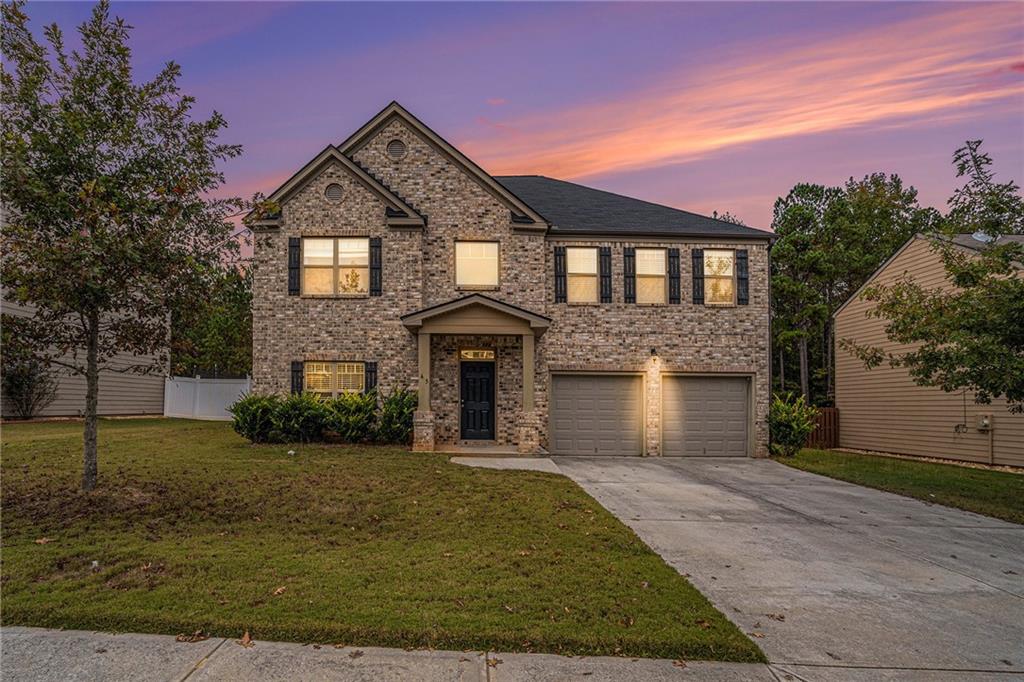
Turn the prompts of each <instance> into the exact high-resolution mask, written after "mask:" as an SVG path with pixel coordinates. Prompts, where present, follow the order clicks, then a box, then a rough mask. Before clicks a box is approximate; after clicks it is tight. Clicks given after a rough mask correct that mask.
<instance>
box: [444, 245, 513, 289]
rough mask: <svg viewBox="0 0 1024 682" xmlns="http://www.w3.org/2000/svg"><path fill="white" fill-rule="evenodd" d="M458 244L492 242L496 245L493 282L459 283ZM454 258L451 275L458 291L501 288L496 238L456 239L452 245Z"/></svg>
mask: <svg viewBox="0 0 1024 682" xmlns="http://www.w3.org/2000/svg"><path fill="white" fill-rule="evenodd" d="M459 244H494V245H495V247H496V251H497V253H496V255H495V258H494V260H495V263H494V267H495V273H494V274H495V283H494V284H493V285H492V284H459ZM452 255H453V256H454V258H455V268H454V270H455V272H454V273H453V276H454V278H455V288H456V289H457V290H459V291H497V290H499V289H500V288H501V242H500V241H498V240H497V239H456V240H455V246H454V247H453V254H452Z"/></svg>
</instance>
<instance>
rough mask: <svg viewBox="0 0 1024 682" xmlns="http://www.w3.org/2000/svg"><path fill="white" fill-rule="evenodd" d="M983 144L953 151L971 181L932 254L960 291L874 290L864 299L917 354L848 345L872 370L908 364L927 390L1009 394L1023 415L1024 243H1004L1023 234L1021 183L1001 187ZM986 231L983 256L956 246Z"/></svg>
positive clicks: (978, 396) (979, 397)
mask: <svg viewBox="0 0 1024 682" xmlns="http://www.w3.org/2000/svg"><path fill="white" fill-rule="evenodd" d="M980 147H981V142H980V141H969V142H967V144H966V145H965V146H964V147H962V148H960V149H958V150H957V152H956V154H955V155H954V162H955V164H956V167H957V176H958V177H966V183H965V184H964V186H963V187H961V188H959V189H958V190H956V193H955V194H954V195H953V197H952V198H951V199H950V200H949V206H950V212H949V215H948V216H947V218H946V220H945V221H944V224H943V225H942V226H941V228H940V229H937V230H935V231H933V233H932V236H933V239H932V248H933V249H934V251H935V252H936V253H938V255H939V257H940V258H941V259H942V264H943V267H944V269H945V272H946V276H947V278H948V279H949V281H950V282H951V283H952V284H954V285H955V289H954V290H953V291H950V290H948V289H945V288H940V287H926V286H923V285H922V284H921V283H919V282H917V281H915V280H914V279H912V278H909V277H902V278H900V279H898V280H897V281H896V282H894V283H893V284H891V285H880V284H879V285H874V286H871V287H869V288H868V289H867V290H866V291H865V292H864V294H863V295H864V297H865V298H866V299H867V300H869V301H873V302H874V303H875V306H874V307H873V308H872V310H871V311H870V312H869V315H872V316H874V317H876V318H879V319H882V320H885V323H886V324H885V331H886V334H887V335H888V337H889V338H890V339H891V340H893V341H896V342H897V343H899V344H903V345H907V346H910V349H909V350H906V351H901V352H883V351H882V350H881V349H879V348H874V347H870V346H859V345H857V344H855V343H854V342H852V341H851V340H848V339H844V340H842V341H841V344H842V345H843V347H845V348H846V349H848V350H850V351H852V352H854V353H855V354H856V355H857V356H859V357H860V358H861V359H862V360H863V361H864V362H865V364H866V365H867V366H868V367H873V366H876V365H878V364H880V363H881V362H883V361H886V360H887V361H888V362H889V363H890V364H891V365H892V366H894V367H898V366H902V367H905V368H906V369H907V370H908V372H909V373H910V376H911V377H912V378H913V379H914V381H915V382H917V383H918V384H920V385H924V386H938V387H940V388H942V390H944V391H958V390H969V391H973V392H974V393H975V400H976V401H977V402H980V403H989V402H991V400H992V399H993V398H997V397H1002V398H1005V399H1006V401H1007V403H1008V407H1009V409H1010V411H1011V412H1024V274H1022V272H1021V267H1022V263H1024V242H1022V241H1019V240H1008V239H998V240H997V239H996V238H997V237H999V236H1001V235H1006V234H1020V231H1021V226H1022V224H1024V223H1022V221H1024V202H1022V199H1021V195H1020V187H1019V186H1017V185H1016V184H1015V183H1013V182H1008V183H1003V184H997V183H995V182H993V176H992V174H991V171H990V170H989V167H990V166H991V164H992V160H991V158H989V156H988V155H987V154H985V153H984V152H982V151H981V149H980ZM978 231H981V232H984V233H985V234H987V235H989V236H990V237H991V238H992V241H991V242H990V243H989V244H988V245H987V246H986V247H985V248H982V249H981V250H980V251H973V250H969V249H965V248H962V247H960V246H957V245H956V244H955V242H954V241H953V238H954V237H955V236H956V235H957V234H962V233H972V234H973V233H974V232H978Z"/></svg>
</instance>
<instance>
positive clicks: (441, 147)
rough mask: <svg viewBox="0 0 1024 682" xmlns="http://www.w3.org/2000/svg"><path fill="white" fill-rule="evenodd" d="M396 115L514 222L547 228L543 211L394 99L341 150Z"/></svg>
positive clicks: (347, 151)
mask: <svg viewBox="0 0 1024 682" xmlns="http://www.w3.org/2000/svg"><path fill="white" fill-rule="evenodd" d="M396 118H397V119H399V120H401V121H402V122H403V123H405V124H406V125H407V126H408V127H409V128H410V129H411V130H413V131H414V132H416V133H417V134H418V135H419V136H420V137H421V138H422V139H423V140H424V141H426V142H427V143H428V144H430V145H431V146H432V147H434V148H435V149H437V150H438V151H439V152H441V153H442V154H443V155H444V156H446V157H448V159H450V160H451V161H452V162H454V163H455V165H456V166H458V167H460V168H461V169H462V170H463V171H464V172H465V173H466V174H467V175H469V176H470V177H471V178H472V179H473V180H475V181H476V182H477V183H478V184H480V186H482V187H483V188H484V189H485V190H487V191H488V192H489V193H490V194H491V195H493V196H494V197H495V198H496V199H498V200H499V201H501V202H502V203H503V204H505V205H506V206H508V208H509V210H510V211H511V212H512V222H513V223H516V224H517V226H521V227H525V228H529V227H536V228H538V229H547V226H548V221H547V220H545V218H544V217H543V216H542V215H541V214H540V213H538V212H537V211H536V210H534V209H533V208H532V207H531V206H529V205H528V204H527V203H526V202H525V201H523V200H522V199H521V198H519V197H518V196H516V195H515V193H514V192H512V191H511V190H509V189H508V188H507V187H505V186H504V185H502V184H501V183H499V182H497V181H496V180H495V179H494V178H493V177H491V176H490V175H489V174H488V173H487V172H486V171H484V170H483V169H482V168H480V166H478V165H477V164H476V163H474V162H473V161H472V160H471V159H470V158H469V157H467V156H466V155H465V154H463V153H462V152H460V151H459V150H458V149H456V148H455V147H454V146H453V145H452V144H451V143H450V142H448V141H447V140H445V139H444V138H443V137H441V136H440V135H438V134H437V133H436V132H434V131H433V130H431V129H430V128H429V127H427V126H426V125H425V124H424V123H423V122H422V121H420V120H419V119H418V118H416V117H415V116H413V115H412V114H411V113H409V111H408V110H406V109H405V107H403V106H402V105H401V104H399V103H398V102H391V104H389V105H387V106H386V107H384V109H382V110H381V111H380V113H378V114H377V115H376V116H374V117H373V118H371V119H370V120H369V121H368V122H367V123H366V124H365V125H363V126H362V127H361V128H360V129H359V130H357V131H356V132H354V133H352V135H350V136H349V137H348V139H346V140H345V141H344V142H342V143H341V144H339V145H338V147H337V148H338V150H339V151H340V152H341V154H343V155H344V156H347V157H353V156H354V155H355V153H356V152H358V151H359V150H360V149H361V148H362V147H363V146H364V145H365V144H366V143H367V142H368V141H369V140H370V139H371V138H372V137H373V136H374V135H375V134H376V133H377V132H378V131H380V130H382V129H383V128H384V127H385V126H387V125H388V124H389V123H390V122H391V121H393V120H394V119H396Z"/></svg>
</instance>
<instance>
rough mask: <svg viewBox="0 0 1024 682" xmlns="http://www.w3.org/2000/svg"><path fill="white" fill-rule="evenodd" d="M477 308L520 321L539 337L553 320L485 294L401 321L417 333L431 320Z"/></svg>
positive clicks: (419, 311)
mask: <svg viewBox="0 0 1024 682" xmlns="http://www.w3.org/2000/svg"><path fill="white" fill-rule="evenodd" d="M475 307H482V308H486V309H488V310H490V311H494V312H496V313H499V314H501V315H504V316H508V317H510V318H514V319H516V320H519V321H520V322H522V323H523V325H524V327H528V328H529V329H531V330H533V332H534V333H535V334H537V335H538V336H540V335H541V334H543V333H544V331H545V330H547V328H548V326H550V324H551V318H549V317H545V316H544V315H539V314H537V313H534V312H531V311H529V310H527V309H526V308H520V307H519V306H516V305H512V304H511V303H505V302H504V301H499V300H497V299H495V298H491V297H490V296H484V295H483V294H470V295H468V296H463V297H462V298H456V299H454V300H451V301H447V302H445V303H439V304H438V305H433V306H430V307H428V308H423V309H422V310H417V311H415V312H411V313H407V314H405V315H402V317H401V320H402V324H403V325H405V327H406V329H409V330H410V331H416V330H419V329H420V328H421V327H423V325H424V323H426V322H428V321H429V320H434V319H439V318H443V317H445V316H449V315H453V314H454V315H458V313H459V312H460V311H465V310H468V309H472V308H475Z"/></svg>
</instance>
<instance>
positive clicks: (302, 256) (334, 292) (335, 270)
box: [299, 235, 370, 298]
mask: <svg viewBox="0 0 1024 682" xmlns="http://www.w3.org/2000/svg"><path fill="white" fill-rule="evenodd" d="M307 239H323V240H327V239H330V240H331V244H332V246H331V250H332V254H333V257H332V263H331V265H306V240H307ZM341 239H361V240H363V241H365V242H366V266H365V268H364V269H365V270H366V291H365V292H356V293H351V294H348V293H342V292H339V291H338V276H339V275H340V273H341V263H340V262H339V257H338V241H339V240H341ZM299 243H300V249H299V291H300V292H301V295H302V296H305V297H309V298H369V296H370V238H369V237H364V236H362V235H341V236H335V235H323V236H320V235H309V236H306V237H302V239H300V240H299ZM360 267H362V266H360ZM306 268H311V269H320V270H327V269H330V270H331V293H329V294H314V293H309V292H307V291H306Z"/></svg>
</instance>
